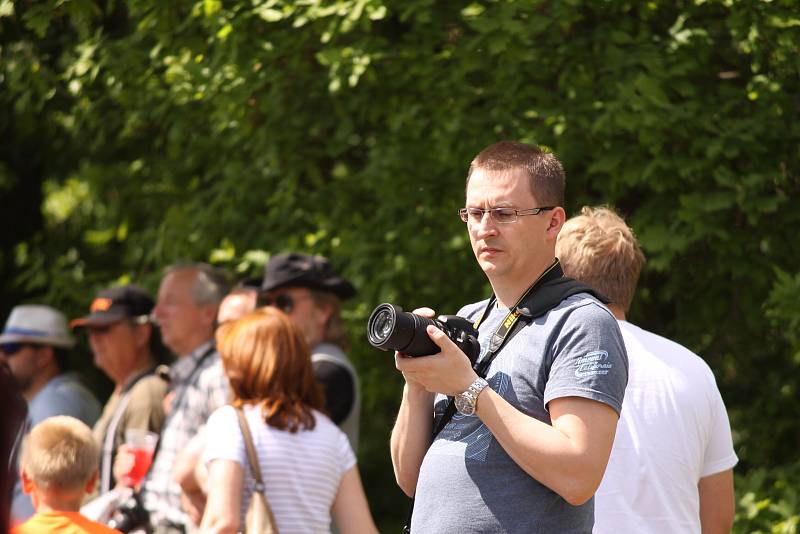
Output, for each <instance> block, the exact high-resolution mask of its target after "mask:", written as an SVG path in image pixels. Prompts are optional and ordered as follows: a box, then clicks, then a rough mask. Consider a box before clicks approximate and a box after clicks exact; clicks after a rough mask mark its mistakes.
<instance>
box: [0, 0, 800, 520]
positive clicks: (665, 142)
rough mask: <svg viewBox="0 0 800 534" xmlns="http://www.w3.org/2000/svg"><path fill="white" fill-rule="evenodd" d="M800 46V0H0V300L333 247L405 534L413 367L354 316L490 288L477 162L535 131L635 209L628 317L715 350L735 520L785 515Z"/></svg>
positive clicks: (600, 198)
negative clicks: (378, 346)
mask: <svg viewBox="0 0 800 534" xmlns="http://www.w3.org/2000/svg"><path fill="white" fill-rule="evenodd" d="M798 43H800V7H798V4H797V3H796V2H795V1H794V0H772V1H760V0H694V1H686V0H683V1H681V0H678V1H675V2H657V1H650V2H645V1H625V0H620V1H589V0H564V1H560V2H549V1H544V0H527V1H514V0H493V1H490V0H486V1H482V2H456V1H453V2H441V1H440V2H436V1H434V0H403V1H398V0H336V1H334V0H328V1H320V0H297V1H294V2H289V1H280V0H266V1H262V0H226V1H221V0H200V1H189V0H175V1H170V2H162V1H160V0H129V1H127V2H122V1H115V0H105V1H103V0H37V1H33V0H27V1H25V0H19V1H16V2H12V1H10V0H0V132H2V138H1V139H2V142H1V143H0V195H1V196H2V199H3V209H2V210H0V218H1V219H0V222H2V224H0V241H1V242H2V252H1V253H0V254H1V255H0V273H1V274H2V277H1V278H0V293H1V294H2V308H3V309H2V310H0V311H2V312H3V315H4V316H5V314H6V313H7V312H8V310H9V309H10V308H11V306H13V305H14V304H15V303H17V302H20V301H34V300H35V301H45V302H50V303H52V304H54V305H57V306H60V307H62V308H63V309H65V310H67V311H68V312H69V313H70V314H71V315H73V316H74V315H77V314H78V313H81V312H82V311H83V310H84V309H85V306H86V304H87V303H88V302H89V300H90V298H91V296H92V294H93V293H94V291H96V290H97V289H99V288H101V287H104V286H107V285H110V284H113V283H117V282H125V281H129V280H131V281H136V282H139V283H142V284H144V285H145V286H147V287H149V288H150V289H153V290H154V289H155V288H156V287H157V283H158V279H159V276H160V269H161V268H162V267H163V266H165V265H167V264H169V263H171V262H173V261H175V260H179V259H194V260H204V261H210V262H212V263H215V264H218V265H220V266H223V267H225V268H227V269H228V270H229V271H230V272H231V274H232V276H234V277H242V276H245V275H248V274H255V273H257V272H258V271H259V269H260V267H261V265H263V263H264V261H265V260H266V259H267V257H268V255H269V254H270V253H274V252H278V251H284V250H289V249H299V250H303V251H308V252H314V253H321V254H325V255H327V256H329V257H331V258H333V260H334V263H335V264H337V265H338V266H339V267H340V268H341V269H342V270H343V271H344V272H345V273H346V274H347V276H348V277H350V278H351V279H352V280H353V282H354V283H355V284H356V285H357V286H358V287H359V289H360V293H359V296H358V297H357V298H356V299H355V300H354V302H352V303H351V304H350V305H349V306H348V308H347V311H346V313H347V320H348V324H349V326H350V328H351V333H352V339H353V341H354V343H353V345H354V349H353V359H354V360H355V362H356V364H357V365H358V367H359V370H360V372H361V377H362V382H363V389H364V393H365V402H366V410H365V414H364V420H363V423H362V426H363V428H364V432H363V436H364V437H363V440H362V448H361V450H360V454H359V456H360V462H361V467H362V474H363V476H364V479H365V483H366V486H367V491H368V494H369V497H370V501H371V504H372V507H373V512H374V513H375V515H376V516H377V518H378V520H379V522H380V524H381V525H382V527H383V529H384V530H386V531H393V530H395V529H396V528H397V526H398V525H399V524H400V522H401V518H402V516H403V514H404V510H405V502H404V500H403V499H402V496H401V493H400V491H399V490H397V489H396V487H395V485H394V482H393V477H392V474H391V467H390V464H389V459H388V456H389V455H388V445H387V441H388V433H389V429H390V426H391V423H392V421H393V417H394V414H395V410H396V407H397V404H398V402H399V393H400V388H401V380H400V378H399V377H398V376H397V374H396V373H395V372H394V370H393V365H392V362H391V358H390V357H389V355H388V354H385V353H379V352H376V351H374V350H371V349H370V348H369V347H368V346H367V344H366V342H365V340H364V336H363V328H364V322H365V319H366V317H367V316H368V314H369V312H370V311H371V309H372V308H373V307H374V306H375V305H376V304H378V303H380V302H384V301H391V302H396V303H399V304H401V305H403V306H404V307H406V308H413V307H416V306H419V305H423V304H424V305H430V306H432V307H435V308H436V309H438V310H441V311H444V312H452V311H454V310H456V309H457V308H458V307H459V306H460V305H461V304H463V303H465V302H467V301H473V300H476V299H479V298H482V297H484V296H486V295H487V292H488V286H487V284H486V283H485V279H484V277H483V276H482V273H481V272H480V271H479V269H478V268H477V267H476V265H475V263H474V260H473V259H472V256H471V252H470V250H469V246H468V241H467V237H466V233H465V231H464V228H463V227H462V224H461V223H460V221H459V220H458V218H457V217H456V214H455V211H456V209H457V208H458V207H460V206H461V205H462V202H463V180H464V177H465V172H466V168H467V164H468V162H469V161H470V159H471V158H472V157H473V156H474V155H475V154H476V153H477V152H478V151H479V150H480V149H481V148H483V147H484V146H486V145H488V144H490V143H492V142H495V141H497V140H499V139H517V140H522V141H527V142H533V143H537V144H540V145H543V146H545V147H548V148H550V149H552V150H553V151H555V152H556V153H557V154H558V155H559V156H560V158H561V159H562V161H563V163H564V166H565V168H566V169H567V174H568V199H569V201H568V208H569V209H568V212H569V213H575V212H576V210H577V209H578V208H579V207H580V206H581V205H585V204H599V203H608V204H613V205H615V206H617V207H618V208H619V209H620V210H621V211H622V212H623V213H624V214H625V215H626V216H627V217H628V221H629V223H630V224H631V225H632V226H633V228H634V229H635V230H636V231H637V233H638V235H639V238H640V240H641V242H642V246H643V247H644V250H645V252H646V254H647V256H648V259H649V262H648V265H647V267H646V271H645V273H644V275H643V278H642V280H641V282H640V291H639V295H638V298H637V300H636V302H635V305H634V308H633V310H632V313H631V319H632V320H633V321H634V322H636V323H638V324H640V325H642V326H643V327H645V328H648V329H651V330H654V331H656V332H658V333H661V334H663V335H666V336H668V337H671V338H673V339H676V340H678V341H680V342H681V343H683V344H685V345H687V346H688V347H690V348H691V349H693V350H694V351H696V352H698V353H699V354H701V355H702V356H703V357H704V358H705V359H706V361H708V362H709V364H710V365H711V367H712V368H713V369H714V372H715V374H716V376H717V380H718V383H719V386H720V388H721V390H722V392H723V396H724V398H725V400H726V403H727V405H728V408H729V412H730V417H731V423H732V426H733V429H734V434H735V440H736V449H737V452H738V454H739V456H740V458H741V462H740V464H739V466H738V467H737V469H736V472H737V476H738V481H739V483H740V491H739V495H738V496H739V497H740V498H741V500H740V504H739V508H738V515H737V526H736V529H737V532H751V531H758V532H796V530H797V524H798V513H800V512H798V502H797V501H798V493H797V489H796V487H795V486H794V485H793V484H792V483H791V482H788V481H789V480H790V478H789V477H790V476H794V484H796V480H797V478H796V475H797V473H798V471H797V469H798V465H800V463H798V456H797V450H798V445H799V444H800V427H798V424H797V416H796V403H797V392H798V387H799V386H800V373H798V371H800V369H799V368H800V304H799V303H800V271H798V258H800V255H799V254H798V252H800V243H799V242H798V239H797V233H798V228H799V227H800V210H799V209H798V207H800V206H798V198H800V195H799V193H800V178H798V176H799V175H800V148H799V147H800V111H799V110H800V54H798ZM81 365H82V367H83V368H84V369H86V371H87V372H93V371H92V369H91V368H92V366H91V363H90V359H89V358H88V355H87V354H85V353H84V354H83V358H82V360H81ZM95 374H96V372H95ZM95 379H96V380H97V381H98V388H99V389H100V390H102V388H103V385H102V383H101V382H100V378H98V377H97V376H96V377H95Z"/></svg>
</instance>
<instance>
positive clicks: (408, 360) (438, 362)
mask: <svg viewBox="0 0 800 534" xmlns="http://www.w3.org/2000/svg"><path fill="white" fill-rule="evenodd" d="M426 331H427V333H428V337H430V338H431V340H432V341H433V342H434V343H436V345H438V346H439V348H440V349H441V352H439V353H437V354H433V355H431V356H419V357H411V356H405V355H402V354H400V355H398V358H396V359H395V365H396V366H397V369H398V370H399V371H401V372H402V373H403V374H404V375H405V376H407V377H409V378H410V379H412V380H415V381H416V382H418V383H420V384H422V386H423V387H424V388H425V389H427V390H428V391H431V392H434V393H442V394H445V395H458V394H459V393H463V392H464V391H466V389H467V388H468V387H469V386H470V384H472V383H473V382H474V381H475V379H476V378H477V377H478V375H477V373H475V371H474V370H473V369H472V365H471V364H470V361H469V358H467V355H466V354H464V353H463V352H462V351H461V350H460V349H459V348H458V347H457V346H456V344H455V343H453V342H452V341H451V340H450V338H449V337H447V334H445V333H444V332H442V331H441V330H439V329H438V328H436V327H435V326H433V325H428V327H427V330H426Z"/></svg>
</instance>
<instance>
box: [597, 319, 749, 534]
mask: <svg viewBox="0 0 800 534" xmlns="http://www.w3.org/2000/svg"><path fill="white" fill-rule="evenodd" d="M619 327H620V330H622V337H623V339H624V340H625V349H626V351H627V352H628V361H629V374H628V386H627V388H626V389H625V400H624V402H623V404H622V414H621V416H620V420H619V425H618V426H617V435H616V438H615V440H614V447H613V449H612V451H611V458H610V460H609V463H608V468H607V469H606V473H605V476H604V477H603V481H602V483H601V484H600V488H599V489H598V490H597V494H596V495H595V506H594V510H595V512H594V513H595V526H594V532H595V533H599V534H604V533H609V534H619V533H621V532H636V533H637V534H641V533H665V534H666V533H669V534H672V533H675V532H681V533H697V534H699V533H700V515H699V514H700V499H699V494H698V489H697V483H698V482H699V480H700V479H701V478H702V477H706V476H709V475H713V474H716V473H719V472H722V471H725V470H727V469H730V468H732V467H733V466H734V465H736V462H737V461H738V459H737V457H736V453H735V452H734V451H733V443H732V441H731V429H730V423H729V422H728V414H727V412H726V411H725V405H724V404H723V402H722V397H721V396H720V393H719V390H718V389H717V384H716V382H715V380H714V375H713V373H712V372H711V369H710V368H709V367H708V365H707V364H706V363H705V362H704V361H703V360H702V359H701V358H700V357H698V356H697V355H695V354H694V353H692V352H691V351H689V350H688V349H686V348H684V347H682V346H681V345H678V344H677V343H674V342H672V341H670V340H668V339H666V338H663V337H661V336H657V335H655V334H653V333H651V332H647V331H646V330H642V329H641V328H639V327H638V326H635V325H632V324H630V323H628V322H626V321H620V322H619Z"/></svg>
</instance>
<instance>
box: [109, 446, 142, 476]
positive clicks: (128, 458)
mask: <svg viewBox="0 0 800 534" xmlns="http://www.w3.org/2000/svg"><path fill="white" fill-rule="evenodd" d="M135 463H136V457H135V456H134V454H133V448H132V447H131V446H130V445H126V444H124V443H123V444H122V445H120V446H119V447H117V455H116V457H115V458H114V467H113V468H112V469H111V472H112V473H113V474H114V480H116V481H117V486H123V487H130V486H129V485H128V484H125V478H126V477H125V475H127V474H128V473H130V472H131V470H132V469H133V465H134V464H135Z"/></svg>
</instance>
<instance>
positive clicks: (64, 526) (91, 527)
mask: <svg viewBox="0 0 800 534" xmlns="http://www.w3.org/2000/svg"><path fill="white" fill-rule="evenodd" d="M11 534H121V533H120V531H119V530H116V529H113V528H111V527H107V526H105V525H103V524H102V523H96V522H94V521H92V520H91V519H87V518H85V517H83V516H82V515H81V514H80V513H79V512H39V513H37V514H36V515H34V516H33V517H31V518H30V519H28V520H27V521H25V522H24V523H22V524H21V525H17V526H16V527H14V528H12V529H11Z"/></svg>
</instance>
